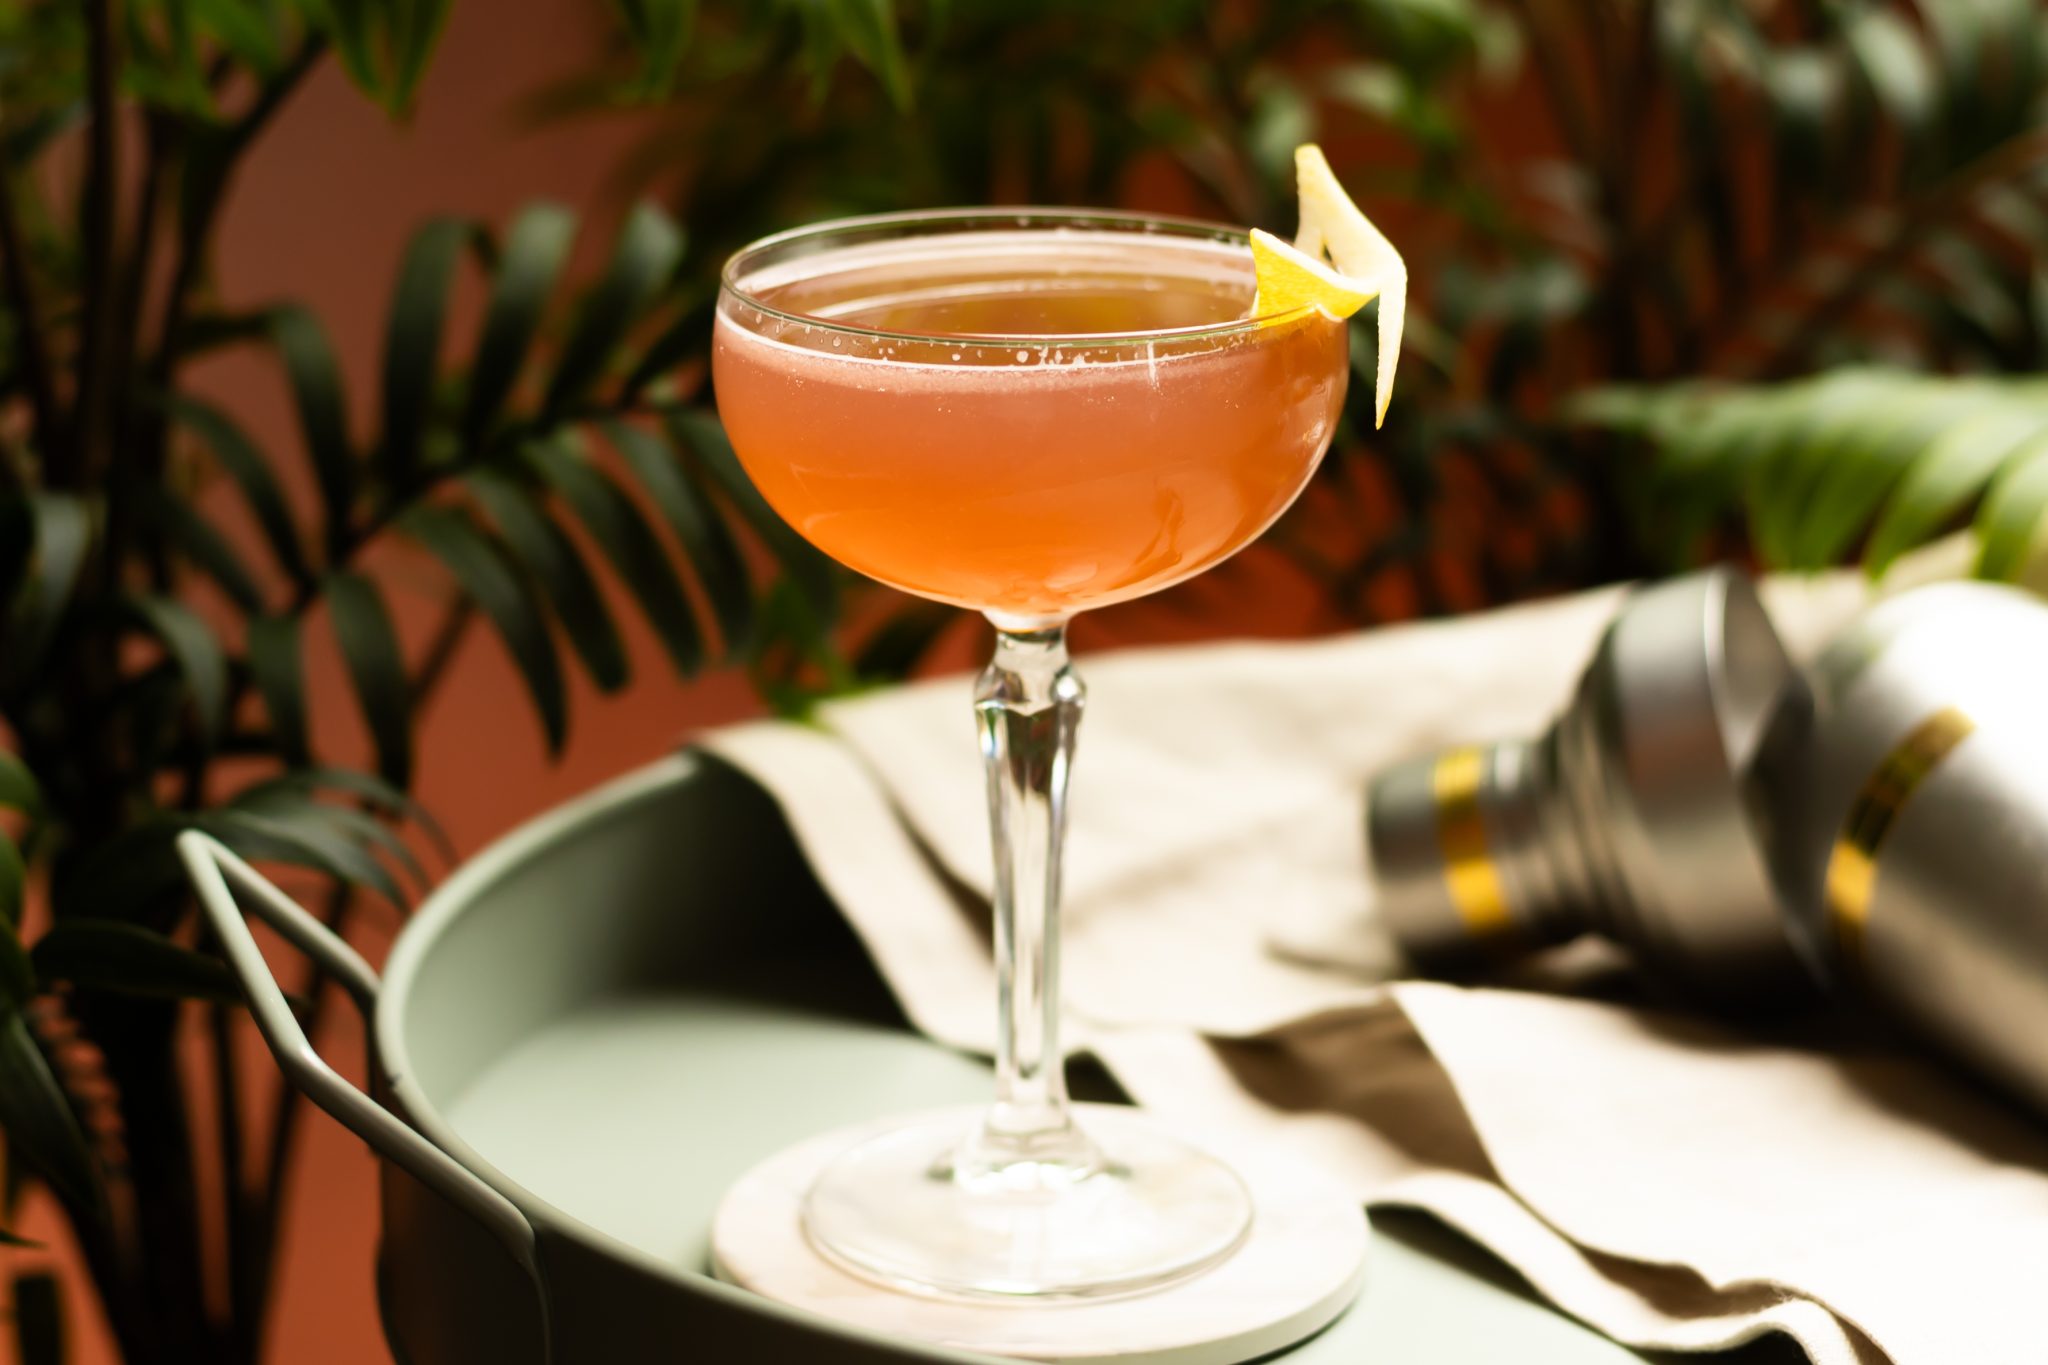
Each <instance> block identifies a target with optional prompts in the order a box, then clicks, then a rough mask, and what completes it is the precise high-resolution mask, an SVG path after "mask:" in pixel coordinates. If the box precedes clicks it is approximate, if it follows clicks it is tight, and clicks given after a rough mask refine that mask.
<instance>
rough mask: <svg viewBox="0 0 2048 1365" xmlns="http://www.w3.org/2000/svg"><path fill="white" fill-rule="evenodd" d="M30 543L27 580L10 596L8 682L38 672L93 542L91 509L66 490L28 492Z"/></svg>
mask: <svg viewBox="0 0 2048 1365" xmlns="http://www.w3.org/2000/svg"><path fill="white" fill-rule="evenodd" d="M28 514H29V525H30V531H29V544H30V546H31V547H32V548H31V551H30V553H31V555H32V556H33V558H32V560H31V562H30V564H29V566H28V568H29V571H28V576H27V582H26V583H25V584H24V585H23V587H22V589H21V591H20V592H19V593H18V594H17V595H16V597H15V600H14V621H13V624H12V626H11V628H10V629H9V631H8V649H7V659H6V662H5V664H4V665H0V668H4V672H5V675H6V677H7V679H8V681H9V682H11V683H15V684H19V683H21V682H23V681H25V680H27V679H29V678H32V677H34V676H36V673H37V671H38V669H39V668H40V666H41V664H42V660H43V655H44V653H45V652H46V651H47V650H48V649H49V647H50V642H51V641H52V640H53V639H54V638H55V637H56V634H57V627H58V623H59V622H60V621H62V620H63V617H64V613H65V611H66V610H67V609H68V608H69V607H70V605H71V593H72V590H73V589H74V588H75V587H76V586H77V584H78V574H79V570H81V569H82V568H84V567H85V555H86V550H87V549H88V548H89V547H90V545H91V543H92V513H91V512H90V511H89V510H88V509H87V507H86V505H85V503H84V502H83V501H82V500H80V499H78V498H75V497H72V496H71V495H70V494H68V493H32V494H30V495H29V498H28Z"/></svg>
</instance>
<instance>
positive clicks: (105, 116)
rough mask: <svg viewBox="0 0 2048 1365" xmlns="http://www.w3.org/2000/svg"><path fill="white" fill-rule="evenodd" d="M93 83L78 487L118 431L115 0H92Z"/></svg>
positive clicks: (93, 477)
mask: <svg viewBox="0 0 2048 1365" xmlns="http://www.w3.org/2000/svg"><path fill="white" fill-rule="evenodd" d="M85 22H86V83H87V89H88V93H89V99H90V103H91V106H92V121H91V123H90V125H89V126H88V128H87V141H86V147H87V151H86V170H85V188H84V191H83V196H82V206H81V207H82V214H81V216H82V218H83V220H84V234H83V235H84V248H85V279H84V284H85V312H84V323H83V327H82V330H81V332H80V337H79V347H78V387H77V398H76V402H75V405H74V407H73V412H72V430H73V431H74V432H75V433H76V441H75V449H74V450H73V451H72V452H71V455H72V461H73V463H72V469H71V473H72V486H73V487H78V488H92V487H98V486H101V485H102V484H103V482H104V480H105V478H106V474H107V471H108V464H109V459H110V452H109V450H108V448H107V444H108V436H109V433H110V432H111V431H112V421H111V417H112V414H111V412H110V410H109V409H110V404H111V401H112V399H113V395H112V394H111V392H110V387H111V383H112V379H113V376H112V374H111V373H110V371H111V368H112V363H113V355H114V350H113V347H114V332H115V329H116V326H117V323H116V320H115V316H114V309H115V306H116V305H117V303H118V302H119V295H118V291H117V288H116V283H115V279H114V270H115V263H114V220H115V216H116V213H117V211H118V208H119V203H120V194H121V130H120V127H119V124H118V121H117V120H118V118H119V111H118V107H117V105H116V98H117V93H118V92H117V91H116V89H115V82H116V80H117V79H118V75H119V69H120V52H119V48H118V46H117V42H118V39H117V38H116V35H115V24H114V4H113V0H87V3H86V7H85Z"/></svg>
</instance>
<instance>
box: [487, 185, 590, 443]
mask: <svg viewBox="0 0 2048 1365" xmlns="http://www.w3.org/2000/svg"><path fill="white" fill-rule="evenodd" d="M575 236H576V215H575V214H573V213H571V212H569V210H567V209H565V208H562V207H560V206H558V205H553V204H536V205H534V206H532V207H530V208H528V209H527V210H526V211H525V212H523V213H521V214H520V215H519V217H518V218H517V219H516V220H514V222H513V224H512V229H511V231H510V232H509V233H508V234H507V235H506V238H505V246H504V250H503V252H502V253H501V254H500V257H499V260H498V269H497V278H496V280H495V281H494V282H493V283H492V286H491V302H490V306H489V308H488V310H487V311H486V312H485V314H484V325H483V332H482V334H481V335H480V337H479V338H478V341H477V349H476V360H475V362H474V364H473V365H472V366H471V368H470V375H469V398H468V401H467V404H466V406H465V408H464V412H463V420H462V428H463V432H464V435H465V438H466V439H467V440H468V442H469V443H470V444H471V445H478V444H481V443H482V441H483V440H484V438H485V437H486V436H487V435H488V434H489V432H490V428H491V425H492V423H494V422H495V421H496V420H497V418H498V413H499V410H500V409H501V408H503V407H504V405H505V400H506V398H507V397H509V396H510V395H511V392H512V387H513V385H514V384H515V383H517V382H518V379H519V371H520V368H521V367H522V365H523V364H524V363H525V360H526V352H527V348H528V347H529V346H531V345H532V344H533V335H534V332H535V331H536V329H538V328H539V326H540V317H541V312H542V310H543V309H544V308H546V306H547V300H548V295H549V293H550V292H552V290H553V289H554V285H555V278H556V277H557V276H558V275H559V274H561V270H562V262H563V261H564V260H566V259H567V258H568V254H569V245H570V243H571V242H572V241H573V240H574V239H575Z"/></svg>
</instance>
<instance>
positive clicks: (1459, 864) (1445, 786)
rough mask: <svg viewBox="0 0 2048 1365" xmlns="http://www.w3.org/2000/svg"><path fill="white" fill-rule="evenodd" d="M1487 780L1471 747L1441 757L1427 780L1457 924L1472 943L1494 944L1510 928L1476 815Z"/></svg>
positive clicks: (1479, 755)
mask: <svg viewBox="0 0 2048 1365" xmlns="http://www.w3.org/2000/svg"><path fill="white" fill-rule="evenodd" d="M1485 776H1486V754H1485V751H1483V750H1481V749H1478V748H1471V747H1467V748H1463V749H1452V750H1450V751H1449V752H1447V753H1445V754H1444V755H1443V756H1442V757H1440V758H1438V759H1437V761H1436V767H1435V769H1434V770H1433V771H1432V772H1431V774H1430V792H1431V794H1432V795H1434V796H1435V797H1436V840H1437V847H1438V849H1439V850H1441V851H1442V853H1443V858H1444V886H1445V888H1446V889H1447V890H1448V891H1449V892H1450V895H1451V904H1452V905H1454V906H1456V907H1457V911H1458V918H1459V919H1461V920H1463V921H1464V922H1465V928H1466V929H1467V930H1469V931H1470V932H1471V934H1472V936H1473V937H1475V938H1492V937H1494V936H1495V935H1498V934H1504V933H1506V932H1508V931H1509V930H1511V929H1512V928H1513V927H1514V921H1513V920H1512V919H1511V918H1510V917H1509V915H1508V898H1507V896H1506V894H1505V893H1504V892H1502V890H1501V886H1500V874H1499V873H1498V872H1497V871H1496V870H1495V869H1494V866H1493V857H1492V855H1491V854H1489V853H1488V852H1487V849H1486V824H1485V821H1484V820H1483V819H1482V818H1481V816H1480V813H1479V787H1480V784H1481V782H1482V781H1483V780H1484V779H1485Z"/></svg>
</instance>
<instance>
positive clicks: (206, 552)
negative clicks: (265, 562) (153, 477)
mask: <svg viewBox="0 0 2048 1365" xmlns="http://www.w3.org/2000/svg"><path fill="white" fill-rule="evenodd" d="M136 494H137V497H136V501H137V502H138V503H139V504H140V506H141V508H142V511H143V515H145V516H148V517H152V518H153V519H154V520H155V521H156V522H157V524H158V525H159V526H161V527H162V529H163V532H164V538H165V540H166V541H168V542H169V543H170V545H171V547H172V548H173V549H175V550H176V551H177V552H178V553H179V554H181V555H183V556H184V557H185V558H186V559H188V560H190V561H191V562H192V564H193V565H194V566H196V567H197V568H198V569H200V570H201V571H202V572H204V573H205V574H206V575H207V577H209V578H211V579H212V580H213V581H214V582H216V583H218V584H219V585H220V590H221V591H222V592H224V593H226V594H227V596H228V600H229V601H231V602H233V603H234V604H235V605H236V606H237V607H240V608H241V609H242V610H243V611H244V612H247V613H248V614H250V615H252V616H253V615H255V614H256V613H258V612H260V611H262V610H263V592H262V590H261V589H260V588H258V587H257V586H256V579H255V576H254V575H253V574H251V573H250V572H249V570H248V567H247V566H246V565H244V564H243V563H242V556H241V555H240V553H239V552H237V551H236V549H235V547H234V546H233V545H232V544H230V543H229V541H228V538H227V537H226V536H224V535H222V534H221V533H220V531H219V529H218V528H216V527H215V526H214V524H213V523H212V522H210V521H208V520H207V519H206V518H205V517H204V516H203V515H201V513H200V511H199V509H198V508H196V507H194V506H193V505H192V504H191V503H190V502H189V501H187V500H186V499H185V498H183V497H180V496H179V495H178V494H176V493H174V492H171V491H170V490H169V489H166V488H162V487H159V486H158V485H156V484H145V485H143V486H142V487H141V488H139V489H137V490H136Z"/></svg>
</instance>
